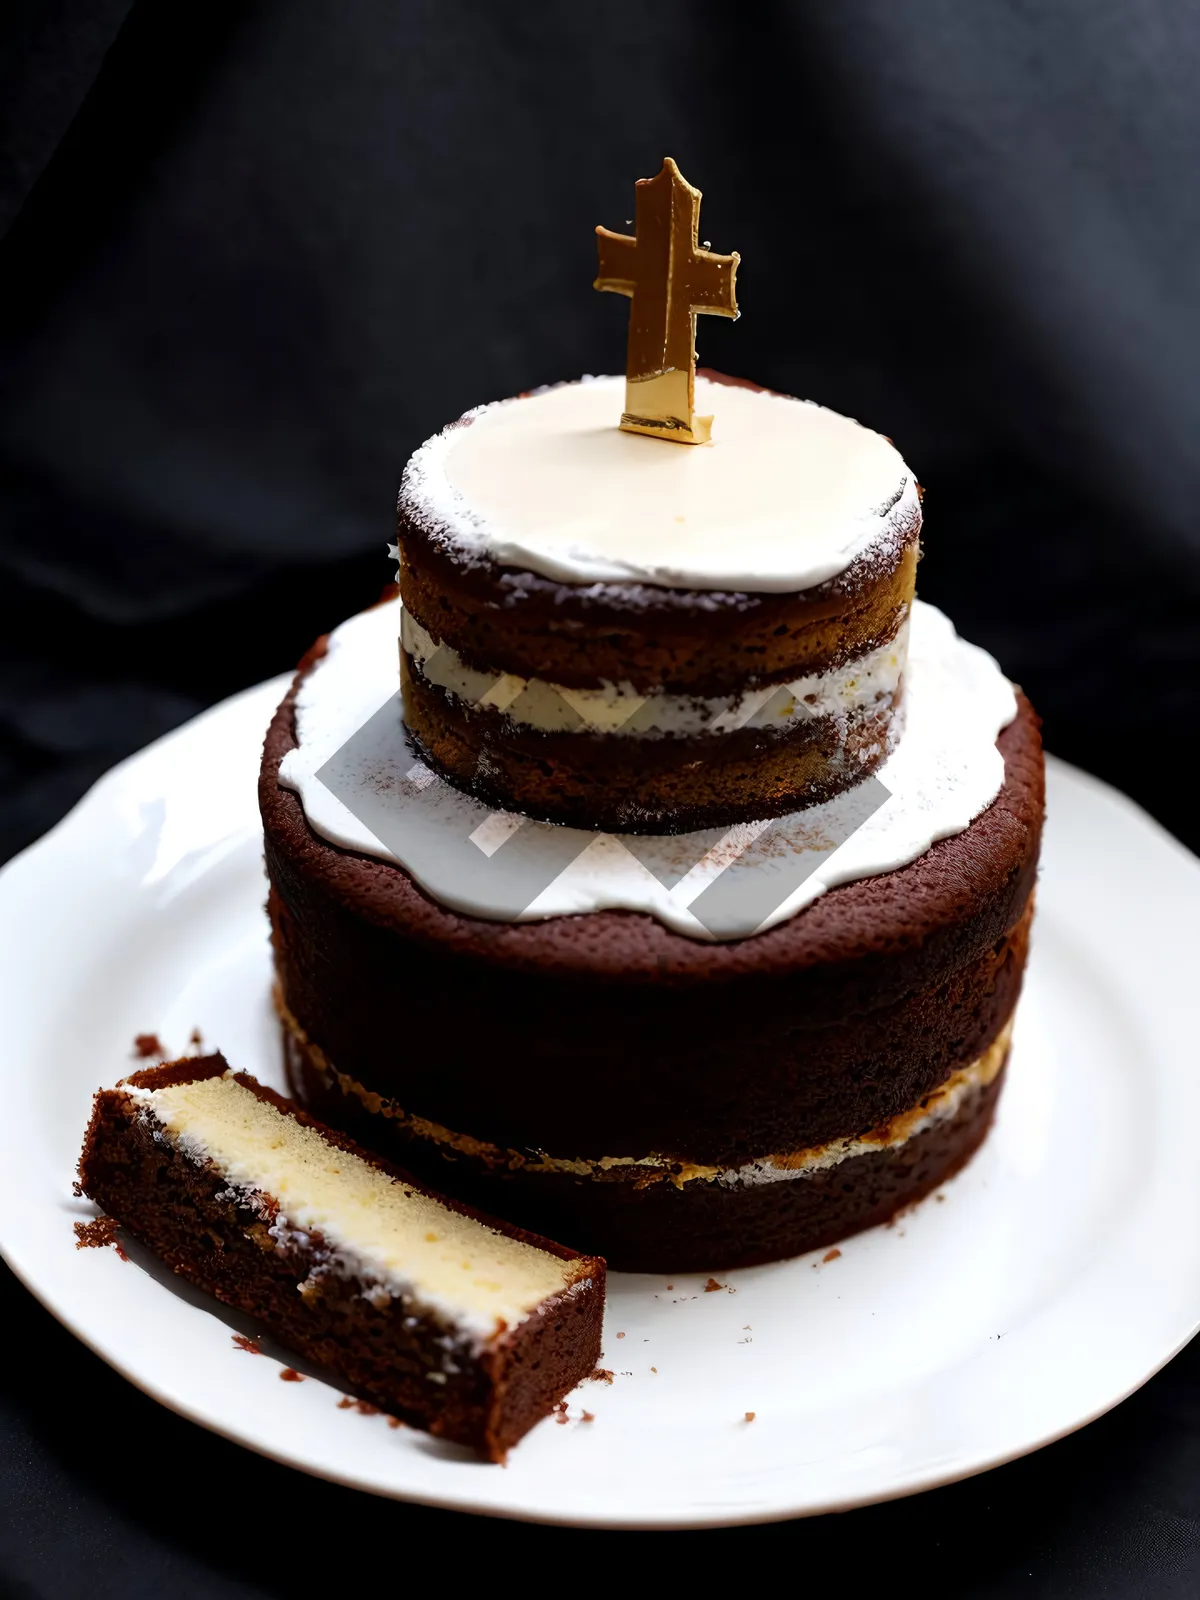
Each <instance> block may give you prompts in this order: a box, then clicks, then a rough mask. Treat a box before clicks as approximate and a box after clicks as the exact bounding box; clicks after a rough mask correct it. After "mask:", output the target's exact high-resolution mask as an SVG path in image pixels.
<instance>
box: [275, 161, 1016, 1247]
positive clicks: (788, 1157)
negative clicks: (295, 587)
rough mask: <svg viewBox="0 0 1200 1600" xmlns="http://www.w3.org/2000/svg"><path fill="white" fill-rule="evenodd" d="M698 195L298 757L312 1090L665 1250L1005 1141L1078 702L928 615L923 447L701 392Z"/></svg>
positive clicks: (817, 412)
mask: <svg viewBox="0 0 1200 1600" xmlns="http://www.w3.org/2000/svg"><path fill="white" fill-rule="evenodd" d="M697 205H698V196H697V195H696V194H695V191H693V190H690V189H688V187H687V186H686V185H684V184H683V183H682V180H681V179H680V178H679V176H678V173H677V172H676V171H675V169H674V168H673V166H671V165H670V164H668V165H667V166H666V167H664V171H663V173H662V174H660V175H659V177H658V178H657V179H655V180H653V181H652V182H651V183H648V184H645V185H639V186H638V230H637V235H636V239H634V238H631V239H628V240H623V239H622V236H615V235H607V234H605V235H603V236H602V241H601V243H602V267H601V277H600V279H599V280H598V286H599V287H603V288H617V289H619V290H620V291H621V292H623V293H626V294H629V295H631V296H632V299H633V312H632V317H631V331H630V352H629V364H628V371H627V375H626V378H625V379H584V380H581V381H579V382H575V383H567V384H561V385H558V386H556V387H552V388H549V389H545V390H541V391H539V392H537V393H535V394H532V395H528V396H523V397H519V398H517V399H514V400H510V401H504V402H501V403H499V404H496V405H491V406H485V407H482V408H481V409H479V410H477V411H475V412H471V413H469V414H468V415H467V416H465V417H464V418H462V419H461V420H460V421H459V422H457V423H454V424H452V425H451V426H450V427H448V428H446V429H445V430H444V431H443V432H442V433H440V434H438V435H436V436H435V437H434V438H432V439H430V440H429V441H428V442H427V443H426V444H425V445H423V446H422V447H421V448H420V449H419V450H418V451H417V452H416V454H415V455H414V456H413V458H412V460H411V461H410V462H409V465H408V468H407V470H406V472H405V475H404V479H403V484H402V488H401V494H400V505H399V537H398V545H399V557H400V583H399V597H398V598H393V599H390V600H388V601H386V602H384V603H383V604H381V605H380V606H378V607H376V608H374V609H373V610H371V611H368V612H366V613H364V614H363V615H362V616H360V617H357V618H354V619H352V620H351V621H350V622H349V623H347V624H345V625H343V627H342V628H340V629H338V630H337V631H336V632H335V633H334V634H332V635H331V636H330V637H329V638H328V639H327V640H322V641H320V642H319V643H318V645H317V646H316V647H315V648H314V649H313V651H312V652H310V654H309V656H308V657H307V658H306V659H305V661H304V663H303V664H302V667H301V670H300V673H299V674H298V676H297V679H296V682H295V684H294V685H293V688H292V690H291V692H290V694H289V695H288V697H287V699H286V700H285V701H284V703H283V705H282V706H281V707H280V709H279V711H278V713H277V715H276V717H275V720H274V722H273V723H272V726H271V729H270V731H269V734H268V737H267V743H266V750H265V755H264V761H263V769H262V779H261V804H262V813H263V819H264V825H265V832H266V851H267V867H268V875H269V879H270V897H269V908H270V915H271V922H272V928H273V937H274V945H275V957H276V968H277V979H278V984H277V1002H278V1008H279V1014H280V1018H281V1022H282V1028H283V1037H284V1046H285V1051H286V1058H287V1064H288V1073H289V1078H290V1081H291V1084H292V1087H293V1089H294V1091H295V1093H296V1095H297V1096H298V1098H299V1099H301V1100H302V1101H303V1102H304V1103H305V1104H306V1105H308V1106H309V1107H311V1108H312V1109H313V1110H314V1111H316V1112H317V1113H318V1114H319V1115H320V1116H321V1117H322V1118H323V1119H324V1120H326V1121H328V1122H330V1123H332V1124H334V1125H336V1126H339V1127H343V1128H345V1129H347V1130H348V1131H351V1132H352V1133H353V1134H354V1136H355V1137H356V1138H357V1139H359V1140H360V1141H362V1142H363V1143H365V1144H367V1145H370V1146H373V1147H375V1148H378V1149H380V1150H382V1151H384V1152H385V1153H388V1154H392V1155H394V1156H395V1157H396V1158H397V1159H399V1160H400V1161H402V1163H403V1164H404V1165H405V1166H406V1167H407V1168H409V1169H411V1170H413V1171H415V1172H417V1173H418V1174H419V1175H420V1176H422V1177H423V1178H424V1179H425V1180H426V1181H428V1182H430V1183H433V1184H435V1185H436V1186H437V1187H439V1188H442V1189H445V1190H447V1191H449V1192H450V1193H451V1194H453V1195H455V1196H457V1197H459V1198H461V1199H464V1200H467V1201H469V1202H470V1203H472V1204H476V1205H479V1206H481V1207H483V1208H484V1209H486V1210H488V1211H491V1212H493V1213H495V1214H498V1215H501V1216H503V1217H505V1218H507V1219H510V1220H511V1221H513V1222H515V1223H517V1224H519V1225H520V1226H522V1227H525V1228H528V1229H531V1230H533V1231H536V1232H538V1233H541V1234H546V1235H549V1236H551V1237H556V1238H561V1239H563V1240H565V1241H567V1242H568V1243H569V1244H570V1245H571V1246H573V1247H575V1248H577V1249H579V1250H583V1251H587V1252H594V1253H596V1254H600V1255H604V1256H606V1257H607V1258H608V1260H609V1263H610V1265H612V1266H615V1267H624V1268H629V1269H634V1270H639V1269H640V1270H664V1271H681V1270H685V1269H688V1268H697V1269H713V1268H718V1267H727V1266H732V1265H736V1264H739V1263H746V1262H752V1261H762V1260H769V1259H774V1258H777V1257H781V1256H786V1255H793V1254H797V1253H799V1252H801V1251H805V1250H809V1249H813V1248H816V1247H818V1246H824V1245H826V1244H828V1243H830V1242H832V1241H833V1240H835V1239H838V1238H841V1237H843V1236H844V1235H846V1234H848V1233H850V1232H853V1231H855V1230H856V1229H859V1228H862V1227H866V1226H869V1225H871V1224H873V1223H875V1222H879V1221H882V1220H884V1219H886V1218H888V1217H890V1216H891V1215H893V1214H894V1213H895V1211H896V1210H898V1209H899V1208H901V1207H903V1206H905V1205H907V1204H909V1203H911V1202H912V1201H914V1200H916V1199H918V1198H919V1197H920V1196H922V1195H924V1194H926V1193H927V1192H928V1191H929V1190H930V1189H932V1188H933V1187H935V1186H936V1185H937V1184H939V1183H940V1182H942V1181H943V1180H944V1179H945V1178H946V1177H948V1176H949V1175H950V1174H951V1173H953V1172H954V1171H956V1170H957V1169H958V1168H959V1167H960V1166H961V1165H962V1164H963V1163H964V1162H965V1161H966V1160H967V1159H968V1158H969V1156H970V1155H971V1154H972V1153H973V1151H974V1150H975V1149H976V1147H977V1146H978V1145H979V1143H980V1142H981V1140H982V1139H983V1137H984V1135H985V1133H986V1131H987V1129H988V1127H989V1125H990V1122H991V1118H992V1115H993V1112H994V1109H995V1105H996V1100H997V1097H998V1095H999V1092H1000V1086H1001V1083H1002V1081H1003V1075H1004V1068H1005V1063H1006V1059H1007V1054H1008V1048H1009V1039H1010V1033H1011V1026H1012V1017H1013V1008H1014V1006H1015V1004H1016V1000H1017V996H1018V992H1019V989H1020V984H1021V977H1022V972H1023V968H1024V962H1025V954H1026V946H1027V939H1028V932H1029V921H1030V916H1031V911H1032V904H1033V888H1034V880H1035V875H1036V865H1037V853H1038V844H1039V835H1040V827H1041V816H1042V757H1041V747H1040V741H1039V737H1038V723H1037V718H1036V716H1035V714H1034V713H1033V711H1032V710H1031V708H1030V707H1029V705H1028V703H1027V702H1026V701H1025V700H1024V699H1023V697H1021V696H1020V694H1019V693H1017V692H1014V690H1013V689H1012V687H1011V686H1010V685H1009V684H1008V682H1007V681H1006V680H1005V679H1004V678H1003V676H1002V675H1001V673H1000V672H999V669H998V668H997V667H996V665H995V663H994V662H993V661H992V660H991V659H990V657H987V656H986V655H984V654H983V652H981V651H978V650H976V649H975V648H974V647H972V646H970V645H968V644H965V643H964V642H963V641H961V640H960V639H958V638H957V636H956V635H955V634H954V632H953V629H952V628H951V627H950V625H949V623H948V622H947V621H946V619H945V618H944V617H942V616H941V614H940V613H938V612H936V611H935V610H933V608H931V607H928V606H925V605H923V604H922V603H921V602H919V601H916V600H914V578H915V570H916V563H917V557H918V539H919V534H920V526H921V505H920V497H919V492H918V489H917V485H916V482H915V479H914V477H913V474H912V472H911V470H910V469H909V468H908V467H907V465H906V464H905V462H904V460H903V459H902V457H901V455H900V454H899V452H898V451H897V450H896V449H895V448H894V446H893V445H892V444H891V442H890V441H889V440H887V439H885V438H884V437H882V436H881V435H879V434H878V433H874V432H872V431H871V430H869V429H867V428H864V427H861V426H860V425H859V424H857V423H855V422H852V421H849V420H848V419H846V418H844V417H841V416H838V415H836V414H835V413H833V412H830V411H828V410H825V409H823V408H821V407H819V406H816V405H813V404H810V403H807V402H802V401H798V400H794V399H791V398H788V397H786V396H782V395H778V394H774V393H769V392H767V391H764V390H763V389H760V388H758V387H756V386H755V385H752V384H748V383H741V382H737V381H734V380H730V379H724V378H719V377H718V376H717V375H715V374H713V375H711V376H709V377H707V378H706V377H704V376H700V377H694V374H693V370H692V366H691V361H692V348H693V347H692V338H693V330H694V320H695V314H696V312H697V311H704V310H719V311H724V312H726V313H728V312H729V310H730V308H731V307H732V303H733V302H732V293H733V272H734V267H735V266H736V258H733V257H717V256H712V255H710V253H709V252H707V251H703V250H700V249H699V247H698V245H697V243H696V208H697ZM664 219H665V220H664ZM664 238H665V240H666V244H665V245H664V243H663V240H664ZM614 241H615V242H614ZM663 284H665V285H666V287H667V291H668V292H667V293H666V294H665V299H664V296H663V295H662V294H661V293H659V290H660V289H661V288H662V285H663ZM656 296H657V298H656ZM660 302H661V303H660ZM660 325H661V327H660ZM681 328H682V332H681V331H680V330H681ZM656 330H660V331H661V333H662V337H661V339H660V340H659V342H658V343H657V344H656V343H655V338H656V337H657V333H656ZM681 340H682V341H683V343H681ZM685 346H686V359H685V357H684V356H681V355H680V351H681V350H682V349H684V348H685ZM685 368H686V370H685ZM697 408H702V409H703V411H704V412H705V413H708V412H711V414H712V415H711V418H709V417H708V416H700V415H697ZM710 424H711V433H710V432H709V426H710ZM656 434H657V435H659V436H658V437H655V436H654V435H656ZM397 639H399V656H400V679H401V683H402V693H400V694H398V693H397V686H396V648H397V644H396V641H397Z"/></svg>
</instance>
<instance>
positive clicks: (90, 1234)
mask: <svg viewBox="0 0 1200 1600" xmlns="http://www.w3.org/2000/svg"><path fill="white" fill-rule="evenodd" d="M120 1226H121V1224H120V1223H119V1222H118V1221H117V1219H116V1218H115V1217H94V1218H93V1219H92V1221H91V1222H77V1223H75V1248H76V1250H103V1249H104V1248H105V1246H106V1245H112V1247H113V1249H114V1250H115V1251H116V1252H117V1254H118V1255H119V1256H120V1258H121V1260H122V1261H128V1260H129V1257H128V1256H127V1255H126V1254H125V1251H124V1249H123V1248H122V1246H121V1241H120V1239H118V1238H117V1230H118V1229H119V1228H120Z"/></svg>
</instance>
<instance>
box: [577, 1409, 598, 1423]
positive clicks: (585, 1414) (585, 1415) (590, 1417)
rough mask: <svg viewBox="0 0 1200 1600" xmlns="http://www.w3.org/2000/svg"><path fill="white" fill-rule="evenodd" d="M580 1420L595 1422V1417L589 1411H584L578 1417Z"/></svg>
mask: <svg viewBox="0 0 1200 1600" xmlns="http://www.w3.org/2000/svg"><path fill="white" fill-rule="evenodd" d="M579 1420H580V1422H595V1420H596V1418H595V1416H594V1415H593V1414H592V1412H590V1411H585V1412H583V1413H582V1415H581V1416H580V1418H579Z"/></svg>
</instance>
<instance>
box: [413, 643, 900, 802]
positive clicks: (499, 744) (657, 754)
mask: <svg viewBox="0 0 1200 1600" xmlns="http://www.w3.org/2000/svg"><path fill="white" fill-rule="evenodd" d="M401 683H402V686H403V690H404V720H405V726H406V728H407V730H408V733H409V737H410V742H411V743H412V744H413V746H414V748H415V749H416V750H418V751H419V753H420V754H421V756H422V758H423V759H424V760H425V761H426V763H427V764H428V765H429V766H430V767H432V768H433V769H434V770H435V771H437V772H440V773H442V774H443V775H444V776H445V777H447V778H448V779H450V780H451V781H452V782H453V783H455V784H456V785H457V786H458V787H459V788H460V789H465V790H466V791H467V792H468V793H470V794H473V795H474V796H475V797H476V798H477V799H479V800H481V801H483V802H484V803H485V804H486V805H491V806H495V807H497V808H498V809H502V810H503V809H509V808H511V806H512V804H513V801H514V797H516V796H519V798H520V807H521V810H522V811H523V812H524V813H525V814H526V815H528V816H532V817H538V818H541V819H542V820H543V821H546V822H560V823H566V824H568V825H570V826H574V827H587V828H602V829H607V830H608V831H610V832H614V833H620V832H632V833H687V832H690V831H691V830H693V829H696V828H707V827H715V826H723V825H727V824H731V823H736V822H741V821H744V820H745V818H746V810H747V796H748V795H753V797H754V801H753V810H754V814H755V816H756V817H777V816H786V815H787V814H788V813H789V812H792V811H797V810H799V809H800V808H801V807H802V806H805V805H811V804H814V803H816V802H818V801H821V800H826V799H830V798H832V796H834V795H835V794H838V793H840V792H841V791H842V790H843V789H845V788H846V787H847V786H848V785H849V784H850V783H857V782H859V781H861V779H863V778H865V777H868V776H869V775H870V774H871V773H872V772H874V771H875V770H876V769H877V768H878V767H880V766H881V765H882V764H883V762H884V761H885V760H886V759H887V756H888V752H889V749H890V743H889V740H890V736H891V728H892V713H893V709H894V706H895V704H896V701H897V699H898V697H897V696H894V695H891V694H888V695H885V696H882V697H880V698H879V699H878V700H876V701H875V702H873V703H872V704H870V705H869V706H868V707H866V708H864V709H862V710H860V711H856V712H854V713H852V714H850V715H848V716H843V717H834V716H817V717H811V718H807V719H802V720H792V721H790V722H787V723H774V724H773V723H772V722H770V721H766V720H764V721H757V720H756V721H755V722H754V723H752V724H751V725H749V726H744V727H739V728H734V729H732V730H731V731H729V732H727V733H719V734H714V733H698V734H695V735H693V736H691V737H687V736H682V737H681V736H676V735H672V734H657V733H654V734H646V735H641V736H639V735H633V734H629V733H625V732H618V733H598V732H590V731H584V730H579V731H574V732H561V731H549V732H544V731H542V730H540V729H538V728H533V727H529V726H527V725H524V724H522V723H521V722H519V721H517V720H515V719H514V718H513V717H511V716H510V715H508V714H507V713H506V712H503V711H499V710H497V709H496V708H495V707H494V706H487V705H471V704H469V703H468V702H466V701H465V700H463V699H461V698H459V697H458V696H457V695H454V694H452V693H448V692H447V691H446V690H444V689H442V688H439V687H437V686H435V685H434V684H431V683H430V682H428V681H427V679H426V678H425V677H424V676H423V675H422V673H421V672H420V671H419V670H418V669H416V668H415V667H414V664H413V663H412V662H411V660H410V659H409V657H408V656H406V655H404V654H402V655H401Z"/></svg>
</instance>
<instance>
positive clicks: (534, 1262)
mask: <svg viewBox="0 0 1200 1600" xmlns="http://www.w3.org/2000/svg"><path fill="white" fill-rule="evenodd" d="M129 1094H130V1095H131V1097H132V1098H133V1099H135V1100H137V1101H138V1102H139V1103H140V1104H141V1106H142V1107H143V1108H144V1109H145V1110H146V1111H148V1112H150V1113H152V1114H153V1117H154V1119H155V1121H156V1122H157V1123H158V1124H159V1126H160V1127H161V1128H162V1130H164V1131H165V1133H166V1134H168V1135H169V1136H170V1139H171V1142H172V1143H173V1144H175V1145H176V1146H177V1147H178V1148H179V1149H180V1150H181V1151H182V1152H183V1153H184V1154H185V1155H187V1157H188V1158H189V1159H190V1160H192V1161H197V1162H202V1161H211V1162H212V1163H213V1165H214V1166H216V1167H217V1169H218V1170H219V1171H220V1172H221V1174H222V1176H223V1177H224V1178H225V1179H226V1180H227V1181H228V1183H229V1185H230V1186H231V1187H232V1188H235V1189H242V1190H246V1191H249V1195H250V1198H251V1202H252V1203H253V1198H254V1196H266V1197H269V1198H270V1199H273V1200H276V1201H278V1204H279V1211H278V1216H277V1218H276V1219H275V1221H274V1222H273V1224H272V1228H271V1231H272V1233H273V1234H276V1235H277V1236H278V1237H279V1238H280V1239H281V1240H283V1241H284V1242H286V1240H287V1237H288V1236H289V1235H290V1234H293V1233H296V1234H304V1235H311V1234H314V1233H315V1234H318V1235H319V1236H320V1238H321V1240H322V1242H323V1247H324V1248H327V1249H328V1250H329V1251H330V1263H329V1266H330V1269H331V1270H334V1271H337V1270H341V1271H343V1272H346V1273H348V1274H350V1275H352V1276H354V1277H356V1278H360V1279H362V1280H363V1281H364V1284H365V1285H366V1286H367V1288H368V1291H369V1290H370V1289H371V1288H377V1289H378V1290H379V1291H380V1292H382V1293H384V1294H387V1295H390V1296H402V1297H406V1298H409V1299H411V1300H412V1301H414V1302H416V1307H415V1308H420V1307H425V1308H427V1309H429V1310H431V1311H433V1312H434V1313H435V1314H437V1315H438V1316H440V1317H441V1318H443V1319H444V1320H446V1321H447V1322H449V1324H450V1326H451V1328H452V1329H453V1328H457V1329H460V1330H462V1331H464V1332H469V1333H471V1334H473V1335H475V1336H476V1337H478V1338H481V1339H487V1338H490V1337H491V1336H492V1335H493V1334H494V1333H495V1332H496V1330H497V1327H498V1325H499V1324H501V1323H507V1324H508V1325H509V1326H510V1327H513V1326H515V1325H516V1324H517V1323H519V1322H522V1321H523V1320H524V1319H525V1318H526V1317H527V1316H529V1315H530V1314H531V1313H532V1312H533V1311H535V1310H536V1309H537V1307H538V1306H539V1305H541V1304H542V1302H543V1301H545V1300H547V1299H550V1298H552V1297H553V1296H556V1295H561V1294H564V1293H566V1292H568V1291H569V1290H570V1288H571V1285H572V1283H573V1282H574V1281H575V1280H576V1279H578V1278H579V1277H580V1271H579V1268H578V1266H577V1264H576V1263H574V1262H571V1261H562V1260H559V1259H558V1257H556V1256H551V1255H548V1254H547V1253H546V1252H545V1251H544V1250H539V1249H537V1248H536V1247H535V1246H533V1245H529V1244H525V1243H524V1242H523V1241H521V1240H519V1239H512V1238H510V1237H509V1236H508V1235H507V1234H502V1233H498V1232H497V1231H496V1230H495V1229H494V1228H489V1227H488V1226H487V1225H486V1224H484V1223H482V1222H477V1221H476V1220H475V1219H474V1218H472V1217H465V1216H463V1215H461V1213H459V1212H457V1211H453V1210H451V1209H450V1208H449V1207H448V1206H444V1205H442V1204H441V1203H440V1202H439V1201H437V1200H435V1199H434V1198H432V1196H430V1195H426V1194H422V1192H421V1191H420V1190H419V1189H415V1188H412V1187H410V1186H409V1185H407V1184H404V1183H400V1182H398V1181H396V1180H395V1179H393V1178H391V1177H390V1176H389V1175H388V1174H387V1173H385V1172H381V1171H380V1170H379V1168H378V1167H373V1166H372V1165H371V1164H370V1163H369V1162H367V1161H364V1160H363V1159H362V1157H361V1156H356V1155H351V1154H350V1153H349V1152H348V1151H345V1150H339V1149H338V1148H337V1147H336V1146H334V1145H332V1144H330V1143H329V1142H328V1141H327V1140H326V1139H324V1138H322V1136H321V1135H320V1134H319V1133H318V1132H317V1131H316V1129H315V1128H311V1127H308V1126H306V1125H305V1124H304V1123H301V1122H297V1121H296V1120H295V1118H294V1117H289V1116H285V1115H284V1114H283V1112H281V1111H279V1110H277V1109H276V1108H275V1107H274V1106H272V1105H269V1104H268V1103H266V1102H265V1101H263V1100H260V1099H259V1098H258V1096H257V1095H255V1094H253V1093H252V1092H251V1091H250V1090H249V1089H247V1088H246V1087H245V1086H244V1085H243V1084H240V1083H238V1082H237V1080H236V1079H235V1078H233V1077H230V1076H225V1077H220V1078H204V1079H199V1080H197V1081H195V1082H193V1083H180V1084H172V1085H170V1086H168V1087H166V1088H162V1089H136V1088H131V1089H130V1090H129Z"/></svg>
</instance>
